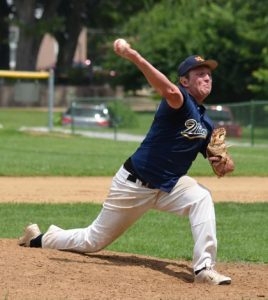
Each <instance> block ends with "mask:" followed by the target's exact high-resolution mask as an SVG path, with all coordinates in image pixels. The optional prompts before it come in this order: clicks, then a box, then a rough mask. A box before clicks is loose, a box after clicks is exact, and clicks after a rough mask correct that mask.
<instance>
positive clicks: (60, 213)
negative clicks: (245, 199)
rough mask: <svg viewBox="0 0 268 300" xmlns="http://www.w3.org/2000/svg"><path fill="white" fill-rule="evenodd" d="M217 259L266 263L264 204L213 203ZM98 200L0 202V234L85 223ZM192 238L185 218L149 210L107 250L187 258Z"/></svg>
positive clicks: (92, 216)
mask: <svg viewBox="0 0 268 300" xmlns="http://www.w3.org/2000/svg"><path fill="white" fill-rule="evenodd" d="M215 208H216V215H217V229H218V230H217V231H218V243H219V251H218V260H219V261H245V262H259V263H268V252H267V243H268V236H267V232H266V230H265V228H267V226H268V219H267V217H266V216H267V213H268V205H267V204H266V203H256V204H237V203H220V204H216V205H215ZM100 209H101V206H100V205H97V204H0V237H1V238H17V237H18V236H19V235H20V234H21V233H22V230H23V227H24V226H25V224H27V223H28V222H38V224H39V225H40V228H41V229H42V231H45V230H46V229H47V227H48V226H49V225H50V224H56V225H58V226H60V227H62V228H65V229H68V228H78V227H86V226H88V225H89V224H90V223H91V222H92V221H93V220H94V219H95V217H96V216H97V214H98V212H99V211H100ZM192 248H193V242H192V237H191V231H190V226H189V222H188V218H185V217H177V216H175V215H171V214H167V213H164V212H157V211H150V212H148V213H146V214H145V215H144V216H143V217H142V218H141V219H139V220H138V222H137V223H136V224H135V225H134V226H132V227H131V228H130V229H129V230H128V231H127V232H126V233H125V234H124V235H122V236H121V237H120V238H119V239H118V240H116V241H115V242H114V243H113V244H111V245H110V246H109V247H108V249H110V250H113V251H119V252H120V251H121V252H128V253H136V254H143V255H148V256H155V257H163V258H171V259H176V258H182V259H186V260H191V258H192Z"/></svg>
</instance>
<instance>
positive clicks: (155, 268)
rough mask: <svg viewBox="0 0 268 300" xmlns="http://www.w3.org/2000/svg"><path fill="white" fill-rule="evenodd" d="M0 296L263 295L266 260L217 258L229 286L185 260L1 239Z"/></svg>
mask: <svg viewBox="0 0 268 300" xmlns="http://www.w3.org/2000/svg"><path fill="white" fill-rule="evenodd" d="M0 251H1V264H0V273H1V274H2V275H1V281H0V298H1V299H28V300H30V299H55V300H56V299H57V300H59V299H76V300H77V299H89V300H94V299H107V300H108V299H109V300H110V299H116V300H117V299H122V300H127V299H142V300H144V299H148V300H149V299H150V300H151V299H162V300H164V299H166V300H172V299H174V300H175V299H233V300H234V299H267V298H268V288H267V271H268V268H267V265H266V266H265V265H253V264H221V263H219V264H218V270H219V271H222V272H225V273H226V274H228V275H230V276H231V277H232V279H233V283H232V284H231V285H230V286H208V285H202V284H194V283H193V275H192V271H191V266H190V263H189V262H185V261H174V260H167V259H157V258H153V257H144V256H138V255H132V254H124V253H113V252H110V251H101V252H99V253H98V254H88V255H87V254H86V255H81V254H75V253H68V252H62V251H57V250H45V249H30V248H21V247H18V246H17V245H16V241H14V240H0Z"/></svg>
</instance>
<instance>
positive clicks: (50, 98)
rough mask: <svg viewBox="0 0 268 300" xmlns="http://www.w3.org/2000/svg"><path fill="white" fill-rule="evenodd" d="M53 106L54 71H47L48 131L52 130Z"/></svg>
mask: <svg viewBox="0 0 268 300" xmlns="http://www.w3.org/2000/svg"><path fill="white" fill-rule="evenodd" d="M53 106H54V70H53V69H51V70H50V71H49V78H48V129H49V131H51V130H53Z"/></svg>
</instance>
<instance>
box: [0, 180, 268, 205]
mask: <svg viewBox="0 0 268 300" xmlns="http://www.w3.org/2000/svg"><path fill="white" fill-rule="evenodd" d="M197 180H198V181H199V182H200V183H201V184H203V185H204V186H206V187H207V188H208V189H210V190H211V192H212V196H213V199H214V201H215V202H218V201H235V202H266V201H268V177H226V178H220V179H219V178H216V177H198V178H197ZM111 181H112V178H111V177H79V178H77V177H14V178H13V177H0V186H1V197H0V202H27V203H29V202H37V203H41V202H45V203H46V202H52V203H64V202H65V203H69V202H97V203H102V202H103V201H104V199H105V197H106V195H107V193H108V190H109V188H110V184H111Z"/></svg>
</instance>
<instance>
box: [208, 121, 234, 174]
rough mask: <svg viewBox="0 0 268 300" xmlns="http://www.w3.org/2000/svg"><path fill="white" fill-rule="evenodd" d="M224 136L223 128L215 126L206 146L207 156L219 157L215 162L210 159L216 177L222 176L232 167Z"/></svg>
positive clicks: (230, 170)
mask: <svg viewBox="0 0 268 300" xmlns="http://www.w3.org/2000/svg"><path fill="white" fill-rule="evenodd" d="M225 137H226V130H225V128H223V127H221V128H216V129H214V130H213V132H212V135H211V139H210V142H209V144H208V146H207V157H208V158H210V157H218V158H219V160H218V161H216V162H215V161H211V160H210V164H211V167H212V169H213V171H214V173H215V174H216V175H217V176H218V177H222V176H224V175H225V174H226V173H229V172H232V171H233V167H230V166H231V165H232V164H233V163H232V159H231V157H230V155H229V154H228V151H227V145H226V143H225Z"/></svg>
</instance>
